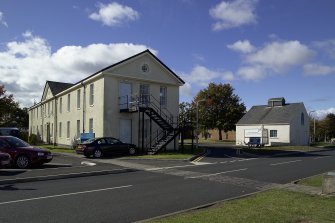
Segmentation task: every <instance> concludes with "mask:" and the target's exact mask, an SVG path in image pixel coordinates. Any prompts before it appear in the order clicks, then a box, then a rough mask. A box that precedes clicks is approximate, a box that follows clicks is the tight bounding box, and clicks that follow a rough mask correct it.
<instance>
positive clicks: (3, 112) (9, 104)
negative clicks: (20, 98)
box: [0, 85, 19, 126]
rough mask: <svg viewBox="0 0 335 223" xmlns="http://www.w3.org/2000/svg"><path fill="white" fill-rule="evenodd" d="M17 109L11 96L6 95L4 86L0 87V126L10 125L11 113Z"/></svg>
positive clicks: (16, 104) (17, 105)
mask: <svg viewBox="0 0 335 223" xmlns="http://www.w3.org/2000/svg"><path fill="white" fill-rule="evenodd" d="M18 107H19V104H18V103H17V102H15V101H14V97H13V95H12V94H10V95H8V94H6V89H5V86H4V85H0V126H9V125H11V121H12V116H13V113H14V112H15V111H16V109H17V108H18Z"/></svg>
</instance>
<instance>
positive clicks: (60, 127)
mask: <svg viewBox="0 0 335 223" xmlns="http://www.w3.org/2000/svg"><path fill="white" fill-rule="evenodd" d="M58 131H59V137H62V123H61V122H60V123H59V130H58Z"/></svg>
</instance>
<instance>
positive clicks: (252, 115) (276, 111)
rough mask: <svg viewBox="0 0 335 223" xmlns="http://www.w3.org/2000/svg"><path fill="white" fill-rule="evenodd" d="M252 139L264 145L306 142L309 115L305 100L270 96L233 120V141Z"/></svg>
mask: <svg viewBox="0 0 335 223" xmlns="http://www.w3.org/2000/svg"><path fill="white" fill-rule="evenodd" d="M255 140H256V141H259V142H260V144H263V145H265V146H271V145H294V146H305V145H309V118H308V114H307V111H306V108H305V106H304V103H302V102H300V103H285V99H284V98H270V99H269V100H268V104H267V105H257V106H253V107H252V108H251V109H250V110H249V111H248V112H247V113H246V114H245V115H244V116H243V117H242V118H241V119H240V121H239V122H238V123H237V124H236V145H247V144H248V142H249V141H255Z"/></svg>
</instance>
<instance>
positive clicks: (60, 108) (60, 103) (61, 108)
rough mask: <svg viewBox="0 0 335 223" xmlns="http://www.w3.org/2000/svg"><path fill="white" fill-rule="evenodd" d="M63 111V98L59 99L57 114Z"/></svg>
mask: <svg viewBox="0 0 335 223" xmlns="http://www.w3.org/2000/svg"><path fill="white" fill-rule="evenodd" d="M62 110H63V98H60V99H59V113H62Z"/></svg>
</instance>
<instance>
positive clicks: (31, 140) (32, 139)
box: [28, 134, 38, 146]
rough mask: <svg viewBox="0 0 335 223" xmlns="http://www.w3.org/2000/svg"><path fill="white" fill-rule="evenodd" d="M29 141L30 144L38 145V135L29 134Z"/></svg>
mask: <svg viewBox="0 0 335 223" xmlns="http://www.w3.org/2000/svg"><path fill="white" fill-rule="evenodd" d="M28 143H29V144H30V145H34V146H35V145H37V143H38V137H37V135H35V134H30V136H29V138H28Z"/></svg>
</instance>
